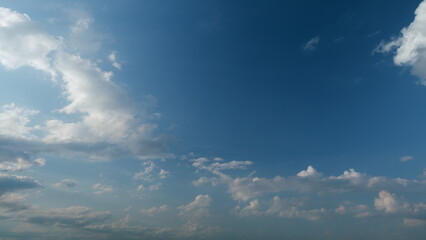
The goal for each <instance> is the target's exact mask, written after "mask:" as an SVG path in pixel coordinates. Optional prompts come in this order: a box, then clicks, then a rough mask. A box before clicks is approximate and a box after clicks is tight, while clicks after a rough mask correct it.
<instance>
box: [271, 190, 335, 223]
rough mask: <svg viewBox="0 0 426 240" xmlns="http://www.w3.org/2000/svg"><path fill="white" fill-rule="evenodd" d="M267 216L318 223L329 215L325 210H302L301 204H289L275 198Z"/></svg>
mask: <svg viewBox="0 0 426 240" xmlns="http://www.w3.org/2000/svg"><path fill="white" fill-rule="evenodd" d="M266 214H268V215H278V216H280V217H284V218H303V219H307V220H311V221H316V220H319V219H320V218H321V217H323V216H324V215H325V214H327V210H326V209H324V208H320V209H309V210H305V209H300V204H299V205H295V204H289V202H287V201H285V200H282V199H281V198H280V197H278V196H275V197H274V198H273V199H272V204H271V207H270V208H269V209H268V210H266Z"/></svg>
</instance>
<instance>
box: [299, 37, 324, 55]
mask: <svg viewBox="0 0 426 240" xmlns="http://www.w3.org/2000/svg"><path fill="white" fill-rule="evenodd" d="M319 41H320V37H319V36H315V37H313V38H311V39H309V41H307V42H306V43H305V44H304V45H303V47H302V49H303V51H305V52H312V51H314V50H315V49H317V47H318V44H319Z"/></svg>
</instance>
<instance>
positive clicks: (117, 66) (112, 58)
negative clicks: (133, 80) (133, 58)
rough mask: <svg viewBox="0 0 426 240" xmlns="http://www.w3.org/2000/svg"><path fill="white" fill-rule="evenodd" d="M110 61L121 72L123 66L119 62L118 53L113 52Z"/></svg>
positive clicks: (109, 57)
mask: <svg viewBox="0 0 426 240" xmlns="http://www.w3.org/2000/svg"><path fill="white" fill-rule="evenodd" d="M108 59H109V60H110V61H111V64H112V66H113V67H115V68H117V69H118V70H121V64H120V63H119V62H118V61H117V52H112V53H111V54H110V55H109V56H108Z"/></svg>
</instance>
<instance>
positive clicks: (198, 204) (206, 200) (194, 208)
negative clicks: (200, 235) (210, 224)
mask: <svg viewBox="0 0 426 240" xmlns="http://www.w3.org/2000/svg"><path fill="white" fill-rule="evenodd" d="M211 202H212V198H211V197H210V196H209V195H198V196H196V197H195V199H194V201H192V202H190V203H188V204H187V205H182V206H180V207H179V208H178V209H179V210H180V213H179V215H181V216H186V217H189V218H199V217H203V216H208V215H209V210H208V208H209V207H210V204H211Z"/></svg>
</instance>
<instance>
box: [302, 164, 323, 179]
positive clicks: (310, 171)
mask: <svg viewBox="0 0 426 240" xmlns="http://www.w3.org/2000/svg"><path fill="white" fill-rule="evenodd" d="M297 176H298V177H301V178H306V177H319V176H321V174H320V173H319V172H318V171H317V170H316V169H315V168H313V167H312V166H310V165H309V166H308V168H307V169H306V170H302V171H300V172H299V173H298V174H297Z"/></svg>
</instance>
